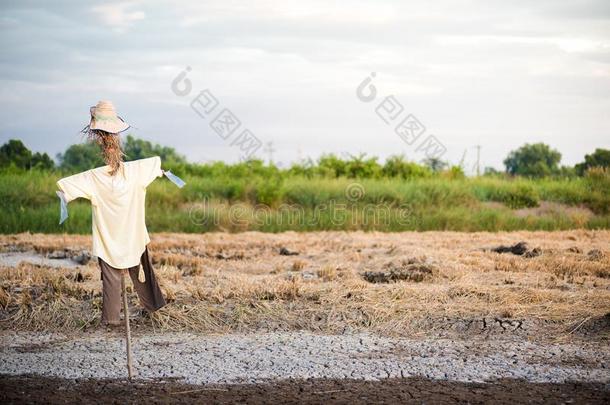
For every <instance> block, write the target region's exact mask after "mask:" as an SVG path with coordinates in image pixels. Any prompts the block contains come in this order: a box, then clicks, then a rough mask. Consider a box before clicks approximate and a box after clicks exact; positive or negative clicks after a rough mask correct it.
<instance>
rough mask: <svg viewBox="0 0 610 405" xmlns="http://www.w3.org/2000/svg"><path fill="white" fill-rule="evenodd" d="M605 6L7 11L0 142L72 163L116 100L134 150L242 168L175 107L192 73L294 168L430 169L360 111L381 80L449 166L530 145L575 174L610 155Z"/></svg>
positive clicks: (289, 5)
mask: <svg viewBox="0 0 610 405" xmlns="http://www.w3.org/2000/svg"><path fill="white" fill-rule="evenodd" d="M608 4H610V2H608V1H602V0H584V2H579V1H573V0H540V1H536V2H531V1H529V0H515V2H506V1H502V0H461V1H455V0H445V1H443V0H439V1H435V2H428V1H423V0H422V1H413V2H404V1H399V0H394V1H392V0H387V1H384V2H376V1H374V0H350V1H341V0H314V1H312V2H303V1H299V0H282V1H273V0H261V1H256V2H243V1H234V0H206V1H205V2H201V1H195V0H192V1H184V2H179V3H178V2H173V1H169V0H148V1H146V2H143V1H136V0H132V1H129V2H126V3H123V2H121V3H118V2H115V1H114V2H111V3H107V2H102V1H96V3H95V4H94V5H93V6H91V3H87V2H78V1H74V0H58V1H56V2H54V3H53V7H50V6H49V5H48V4H47V2H44V1H35V0H19V1H16V0H6V1H4V2H3V3H2V5H1V6H0V9H1V11H2V17H0V46H1V47H2V50H3V52H2V53H0V142H2V141H4V138H6V137H8V136H18V137H24V138H27V139H28V140H29V145H31V147H33V148H34V149H36V150H45V149H48V148H50V149H48V151H49V152H51V153H56V152H59V151H61V150H62V149H64V148H65V147H66V146H67V145H68V144H70V143H74V142H78V139H77V138H75V137H74V136H73V134H75V133H78V130H79V129H80V128H82V124H83V122H84V120H86V119H87V109H88V107H89V106H90V105H92V104H95V102H97V101H98V100H99V99H111V100H113V101H114V102H115V104H116V105H117V106H118V108H119V109H120V112H121V114H123V115H125V118H126V119H128V120H129V121H130V122H132V121H133V123H134V127H137V128H139V130H138V131H139V132H136V135H139V136H142V137H145V138H149V139H151V140H153V141H156V142H161V143H165V144H170V145H173V146H175V147H176V148H178V149H179V150H180V151H181V152H182V153H185V154H187V155H188V157H189V158H191V159H193V160H198V159H207V158H208V157H209V156H214V157H216V158H219V159H227V160H234V159H236V157H237V156H238V154H237V153H235V151H234V148H233V149H232V148H231V147H230V146H229V144H228V143H227V142H222V140H220V139H219V138H218V137H217V136H214V134H213V133H212V132H211V131H210V129H209V123H208V122H206V121H204V120H202V119H200V118H199V117H198V116H197V115H196V114H194V113H193V111H192V110H191V109H190V107H189V101H190V100H189V99H188V97H184V98H179V97H177V96H175V95H174V94H173V93H171V91H170V83H171V81H172V79H173V78H174V77H175V76H176V74H178V72H180V71H181V70H182V69H184V67H185V66H191V67H192V68H193V69H192V71H191V73H190V76H189V77H190V79H191V80H192V82H193V86H194V91H199V90H202V89H204V88H209V89H210V90H212V91H213V93H214V94H215V95H216V96H217V97H218V98H219V100H220V101H221V103H222V104H223V106H226V107H227V108H230V109H231V110H232V111H233V112H234V113H235V114H237V115H238V116H239V118H240V119H241V120H242V121H243V122H244V125H246V126H247V127H248V128H249V129H251V130H252V131H253V132H254V133H256V134H257V136H259V137H260V138H261V139H263V140H264V141H269V140H272V141H274V145H275V147H276V148H277V154H276V155H277V157H278V158H279V159H281V160H284V161H288V160H290V159H293V158H295V157H296V155H297V150H298V149H301V150H303V151H307V153H311V154H312V155H314V156H316V155H318V154H320V153H322V152H329V151H335V152H348V153H357V152H359V151H367V152H370V153H374V154H376V155H378V156H380V157H385V156H387V155H389V154H392V153H401V152H404V153H406V154H407V156H408V157H409V158H412V159H416V160H417V159H419V158H420V156H418V155H417V154H415V153H414V149H413V148H411V149H409V148H408V147H407V145H405V144H403V143H401V141H400V139H399V138H398V137H397V136H396V135H395V134H394V133H393V131H392V128H390V127H389V126H387V125H385V124H384V123H383V122H382V121H380V119H379V117H377V115H376V114H375V110H374V107H375V106H374V105H373V104H374V103H371V104H363V103H361V102H359V101H358V100H357V99H356V97H355V87H356V86H357V85H358V83H360V81H361V80H362V79H363V78H364V77H365V76H366V75H368V74H369V73H370V72H373V71H375V72H377V78H376V85H377V87H378V89H379V91H380V96H381V97H384V96H386V95H389V94H394V95H396V97H397V98H398V99H399V100H400V102H401V103H403V104H404V106H405V109H406V110H407V111H408V112H411V113H413V114H415V115H416V116H418V118H420V119H421V120H422V121H424V123H425V125H426V126H427V127H428V129H429V130H430V131H431V133H434V134H435V135H436V136H437V137H439V139H441V140H444V141H445V142H446V143H447V146H448V148H449V151H448V152H447V158H448V159H450V160H452V161H454V162H456V161H458V160H459V159H460V157H461V155H462V153H463V150H464V149H466V148H471V146H472V145H475V144H479V143H480V144H483V158H484V159H485V161H484V162H483V163H484V164H486V165H496V166H499V165H500V164H501V161H502V159H503V158H504V156H505V154H506V153H507V152H508V151H509V150H510V149H512V148H514V147H517V146H519V143H520V142H522V141H523V140H526V141H527V140H533V139H534V138H535V139H536V140H541V141H545V142H547V143H549V144H551V145H554V146H556V147H560V146H562V147H564V148H565V149H564V150H562V152H564V156H565V162H566V163H574V162H575V161H578V160H580V159H582V156H583V155H584V153H586V152H590V151H591V150H593V149H594V148H595V147H596V146H597V147H609V146H610V145H609V144H608V139H610V138H608V136H607V134H608V133H610V122H609V121H608V120H607V118H606V116H607V110H608V108H610V100H609V97H610V88H609V86H608V84H607V83H610V81H609V76H610V49H609V46H608V44H609V43H610V24H608V21H607V20H608V10H609V7H608ZM127 32H128V35H126V33H127ZM48 100H53V103H52V106H51V107H49V106H48V105H47V104H48ZM28 117H37V118H36V119H31V118H28ZM50 121H53V122H54V123H55V124H54V125H53V127H52V128H44V127H43V125H44V123H47V122H50ZM580 128H582V131H581V130H580ZM575 132H578V139H579V142H578V143H575V142H574V133H575ZM41 134H44V136H42V135H41ZM49 140H52V141H49ZM469 150H470V149H469ZM210 151H213V152H210Z"/></svg>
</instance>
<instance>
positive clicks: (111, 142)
mask: <svg viewBox="0 0 610 405" xmlns="http://www.w3.org/2000/svg"><path fill="white" fill-rule="evenodd" d="M82 132H83V133H84V134H85V135H87V138H88V139H89V140H90V141H92V142H95V143H97V144H98V145H99V146H100V149H101V150H102V158H103V159H104V163H106V164H107V165H108V166H110V171H109V173H110V175H111V176H114V175H115V174H116V173H117V172H118V171H119V169H121V166H122V164H123V156H125V154H124V153H123V148H122V147H121V138H120V137H119V134H111V133H109V132H104V131H101V130H99V129H91V127H90V126H89V125H87V126H86V127H85V128H84V129H83V131H82Z"/></svg>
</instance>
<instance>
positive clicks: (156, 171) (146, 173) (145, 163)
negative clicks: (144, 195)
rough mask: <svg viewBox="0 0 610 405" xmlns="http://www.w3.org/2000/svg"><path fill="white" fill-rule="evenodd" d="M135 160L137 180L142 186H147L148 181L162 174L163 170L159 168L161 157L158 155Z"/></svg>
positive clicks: (150, 181)
mask: <svg viewBox="0 0 610 405" xmlns="http://www.w3.org/2000/svg"><path fill="white" fill-rule="evenodd" d="M136 162H137V165H138V166H137V176H138V182H139V183H140V184H141V185H142V186H143V187H148V185H149V184H150V183H152V182H153V181H154V180H155V179H156V178H157V177H161V176H163V171H162V170H161V158H160V157H159V156H155V157H151V158H147V159H141V160H138V161H135V162H134V163H136Z"/></svg>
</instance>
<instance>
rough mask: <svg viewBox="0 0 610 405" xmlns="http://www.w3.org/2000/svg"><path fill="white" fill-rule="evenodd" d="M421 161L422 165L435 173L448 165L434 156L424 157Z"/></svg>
mask: <svg viewBox="0 0 610 405" xmlns="http://www.w3.org/2000/svg"><path fill="white" fill-rule="evenodd" d="M422 163H423V164H424V166H426V167H427V168H428V169H430V170H432V171H433V172H435V173H437V172H440V171H441V170H443V169H444V168H446V167H447V166H448V164H447V162H444V161H442V160H440V159H439V158H435V157H430V158H426V159H424V160H422Z"/></svg>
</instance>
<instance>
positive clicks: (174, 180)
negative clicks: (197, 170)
mask: <svg viewBox="0 0 610 405" xmlns="http://www.w3.org/2000/svg"><path fill="white" fill-rule="evenodd" d="M163 174H164V175H165V177H167V178H168V179H169V180H170V181H171V182H172V183H174V184H175V185H176V186H178V188H182V187H184V185H185V184H186V183H185V182H184V180H182V179H181V178H180V177H178V176H176V175H175V174H173V173H172V172H170V171H169V170H164V171H163Z"/></svg>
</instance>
